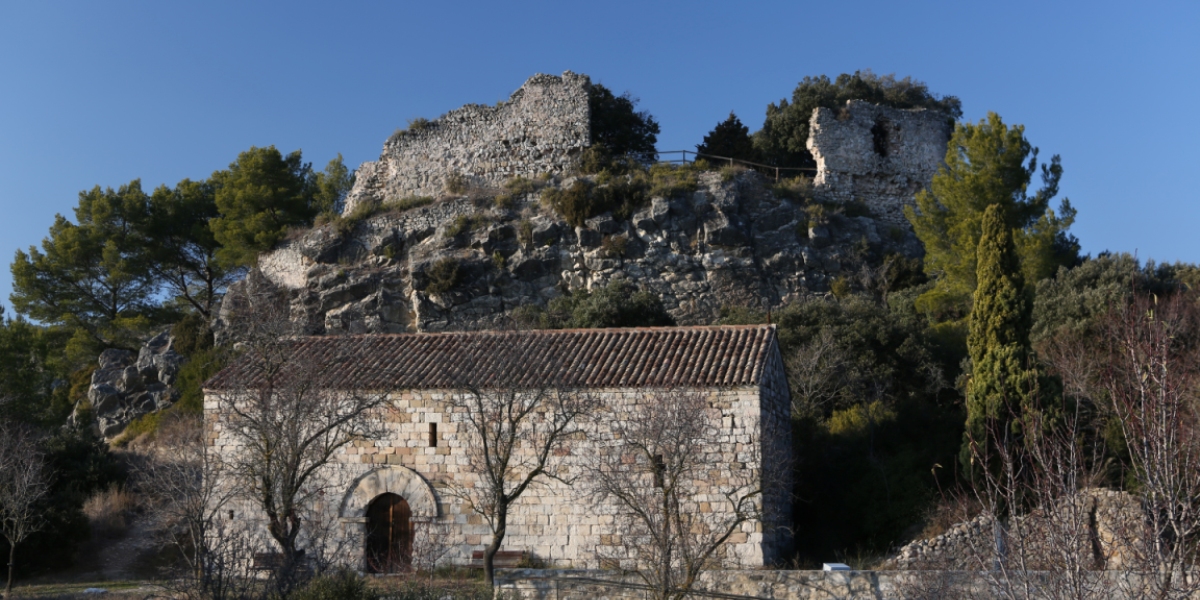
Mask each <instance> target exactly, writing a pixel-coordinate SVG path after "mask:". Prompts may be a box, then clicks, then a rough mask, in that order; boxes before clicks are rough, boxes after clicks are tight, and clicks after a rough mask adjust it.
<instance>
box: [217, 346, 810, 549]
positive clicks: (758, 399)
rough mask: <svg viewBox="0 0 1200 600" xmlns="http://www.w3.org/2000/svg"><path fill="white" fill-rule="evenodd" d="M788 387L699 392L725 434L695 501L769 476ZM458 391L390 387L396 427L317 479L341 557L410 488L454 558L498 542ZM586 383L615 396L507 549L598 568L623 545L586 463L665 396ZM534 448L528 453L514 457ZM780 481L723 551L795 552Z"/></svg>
mask: <svg viewBox="0 0 1200 600" xmlns="http://www.w3.org/2000/svg"><path fill="white" fill-rule="evenodd" d="M775 354H776V356H775V357H774V358H773V359H772V360H771V365H770V366H769V368H768V370H767V372H765V373H764V375H763V376H764V378H768V377H769V378H772V379H779V378H781V377H782V361H781V360H780V359H779V356H778V351H777V350H776V351H775ZM786 389H787V388H786V381H784V380H782V379H779V380H777V381H770V380H768V381H766V382H765V383H764V385H762V386H738V387H732V388H709V389H705V390H701V391H699V392H697V393H703V394H705V396H706V400H707V402H708V404H709V406H710V409H709V411H708V412H709V413H710V414H709V415H708V416H709V417H710V418H712V419H714V420H715V421H714V423H720V424H721V431H722V433H721V437H720V438H719V439H717V440H715V442H716V444H714V446H713V447H714V448H716V449H715V450H714V451H713V454H712V455H711V456H706V464H710V465H711V468H710V469H708V470H706V471H705V473H706V474H708V475H710V476H711V484H712V486H713V487H712V490H711V492H710V494H711V495H712V496H713V499H714V501H712V502H711V503H710V502H704V503H703V505H699V504H697V505H696V506H694V507H692V510H694V511H696V512H697V513H700V514H704V513H706V512H714V511H720V510H722V506H723V505H722V503H721V502H720V501H717V499H718V498H720V497H721V496H720V491H721V489H722V487H721V483H720V482H724V481H730V480H733V481H739V480H750V481H753V480H754V479H755V478H759V477H762V476H763V470H764V465H763V464H760V461H763V459H762V458H761V457H762V456H764V454H756V453H753V452H749V451H747V449H746V446H748V445H749V444H752V443H755V442H757V443H762V444H766V445H768V446H770V445H778V446H780V447H783V448H790V441H789V440H790V438H788V437H787V436H788V435H789V433H788V432H789V431H790V430H789V429H788V427H787V421H786V419H782V423H781V425H783V426H782V427H780V428H779V430H778V431H776V432H774V433H773V435H781V436H784V437H781V438H780V439H778V440H775V441H773V442H772V441H771V435H768V434H765V433H764V430H763V425H762V424H763V423H764V422H767V423H777V422H778V421H780V420H781V416H785V415H786V411H787V406H788V404H787V402H788V399H787V398H788V397H787V395H786ZM456 393H460V392H455V391H450V390H405V391H396V392H393V393H390V394H389V398H388V399H389V401H388V403H387V404H388V407H387V408H386V409H383V410H382V411H381V414H380V417H379V418H380V419H381V421H382V422H383V424H384V427H385V428H386V430H387V434H386V435H384V436H383V437H381V438H380V439H378V440H370V441H368V440H363V441H358V442H355V443H354V444H353V445H351V446H348V447H345V448H342V449H341V450H340V451H339V452H338V454H337V455H336V458H335V462H334V464H332V465H330V466H328V467H327V468H325V469H324V470H323V471H322V472H321V474H320V477H319V481H318V482H317V483H316V484H314V489H321V490H323V493H322V494H320V495H319V496H320V506H319V508H318V512H320V513H322V514H323V515H324V518H317V519H310V520H311V521H312V522H313V523H318V524H320V523H329V524H332V526H328V525H327V526H326V527H325V529H326V530H327V531H335V532H336V535H335V536H333V537H331V538H329V539H326V540H324V541H323V542H322V543H323V544H325V545H327V546H333V547H338V548H341V549H342V550H340V551H341V552H343V554H342V555H341V556H340V559H339V562H342V563H344V564H346V565H347V566H349V567H351V568H362V567H363V566H364V564H363V555H362V551H361V549H362V548H363V547H364V544H363V540H364V539H365V535H366V527H367V525H366V518H365V517H366V512H365V511H366V508H367V505H368V504H369V503H370V502H371V501H372V500H373V499H375V498H376V497H377V496H378V495H379V494H381V493H384V492H391V493H395V494H399V495H400V496H402V497H403V498H404V499H405V500H406V501H407V502H408V503H409V506H410V507H411V509H412V513H413V519H414V521H415V522H419V521H430V520H432V521H436V522H441V523H447V524H449V528H450V532H449V535H448V543H449V544H450V545H451V550H450V552H449V554H448V555H447V557H446V558H447V560H448V561H449V562H451V563H459V564H463V563H466V562H467V561H468V559H469V558H470V556H471V552H472V551H475V550H482V549H483V547H484V546H485V545H486V544H487V543H488V542H489V541H490V539H491V531H490V529H489V528H488V525H487V524H486V523H485V522H484V521H483V519H482V518H481V517H480V516H479V515H477V514H476V513H474V512H473V511H472V510H471V509H470V508H469V507H468V506H467V505H466V504H465V501H464V499H463V498H461V497H460V496H458V495H456V490H461V489H463V488H469V487H474V486H476V485H478V481H479V478H478V476H477V474H476V473H474V472H472V471H471V469H470V468H469V460H468V455H467V451H468V450H467V445H468V444H469V443H470V440H471V439H472V437H471V434H470V433H469V430H468V429H467V427H469V424H468V423H466V422H465V420H464V417H465V415H464V413H463V412H461V408H459V409H456V408H455V407H454V406H453V404H457V403H452V402H449V401H448V400H449V399H450V395H451V394H456ZM586 393H591V394H595V395H597V396H598V400H599V401H600V402H601V404H602V406H603V408H602V410H601V412H600V413H599V414H598V415H596V416H595V418H592V419H588V420H586V421H585V422H582V423H581V425H582V428H583V430H584V432H585V435H584V436H582V437H579V438H576V439H574V440H573V441H572V442H570V445H569V446H567V447H566V448H564V449H561V450H560V451H559V452H556V458H555V462H554V464H553V468H554V471H555V473H556V474H557V475H558V476H560V477H561V478H562V480H561V481H560V480H555V479H549V478H546V479H543V480H541V483H540V484H539V485H536V486H532V487H530V488H529V489H528V490H527V491H526V492H525V493H524V494H523V495H522V497H521V498H520V499H519V500H518V501H517V502H516V503H515V504H514V505H513V506H512V507H510V512H509V517H508V534H507V535H506V537H505V539H504V545H503V548H502V549H503V550H518V551H528V552H530V553H531V554H533V555H534V556H535V557H536V558H538V559H541V560H544V561H547V562H548V563H550V564H552V565H555V566H563V567H576V568H598V567H599V566H600V564H599V563H600V560H601V558H602V557H612V556H614V555H617V554H619V553H620V552H621V551H622V550H623V546H622V545H621V537H620V536H621V531H620V530H619V528H618V526H617V521H618V518H617V516H616V507H615V505H610V504H604V503H598V502H596V501H595V500H594V499H593V498H591V497H590V494H589V490H588V488H587V484H586V477H584V474H585V470H584V467H583V465H584V463H585V461H586V460H588V457H590V456H591V455H592V454H593V453H594V452H596V449H595V445H596V444H598V443H605V442H604V440H611V439H612V434H611V430H610V429H609V428H608V426H607V423H610V422H613V420H614V419H621V418H629V416H630V415H637V414H638V413H639V406H640V405H642V404H643V403H645V402H650V401H653V400H654V393H653V392H652V391H646V390H638V389H630V388H613V389H595V390H588V391H587V392H586ZM217 394H218V392H212V391H210V392H207V393H206V397H205V422H206V426H207V427H208V429H209V431H208V444H209V452H213V453H216V454H218V455H219V456H226V457H228V456H231V455H233V454H235V453H237V452H239V451H240V450H241V448H240V446H239V441H238V439H237V438H236V437H233V436H231V435H230V432H229V430H228V429H227V427H228V423H229V420H228V418H227V415H224V414H222V413H221V412H220V410H219V408H220V401H219V397H218V396H217ZM431 424H436V445H434V444H431V443H430V434H431V431H432V428H431ZM526 451H528V449H526ZM529 458H531V457H530V456H518V457H516V458H515V459H514V461H521V460H526V459H529ZM768 468H769V467H768ZM564 481H569V482H572V483H571V484H567V483H564ZM771 481H772V482H773V484H772V487H771V488H770V489H768V490H766V491H765V493H764V494H762V495H761V496H758V497H756V498H755V499H754V500H753V502H754V503H755V504H756V506H757V507H758V508H759V509H760V510H761V511H762V512H763V514H764V515H766V518H764V519H763V520H759V521H749V522H746V523H743V524H742V525H741V528H740V530H739V531H737V532H736V533H735V534H734V535H733V536H732V537H731V538H730V540H729V541H728V542H727V544H726V545H725V546H724V547H723V548H724V550H725V552H724V554H723V555H722V556H719V557H717V558H718V560H721V561H722V562H723V563H724V564H728V565H741V566H762V565H764V564H770V563H772V562H776V561H780V560H783V559H785V558H786V552H787V551H788V550H789V549H790V548H789V545H788V541H790V535H789V533H788V531H787V530H786V529H785V528H786V519H787V518H788V517H789V515H790V510H789V504H788V502H789V498H788V489H790V484H789V483H788V482H787V481H784V480H775V479H772V480H771ZM776 488H778V489H776ZM229 509H230V510H232V511H233V515H234V518H235V522H234V523H231V524H230V525H231V526H232V527H235V528H248V529H250V530H252V531H256V532H257V533H256V534H254V536H253V537H254V539H256V540H257V542H258V543H259V544H260V546H261V548H262V549H263V550H264V551H269V550H270V549H271V547H270V544H271V541H270V537H269V536H268V535H267V533H266V530H265V525H264V523H263V522H262V520H261V518H259V517H256V515H258V514H260V513H261V509H258V508H256V507H255V506H254V505H253V504H252V503H251V502H250V501H248V500H245V499H243V500H239V501H238V502H235V503H234V504H231V505H230V506H229ZM307 543H308V542H302V545H305V544H307ZM316 551H320V549H316Z"/></svg>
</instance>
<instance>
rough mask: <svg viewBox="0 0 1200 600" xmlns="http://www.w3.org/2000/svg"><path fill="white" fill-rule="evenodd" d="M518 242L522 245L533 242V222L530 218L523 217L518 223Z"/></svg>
mask: <svg viewBox="0 0 1200 600" xmlns="http://www.w3.org/2000/svg"><path fill="white" fill-rule="evenodd" d="M517 242H519V243H520V244H521V245H522V246H528V245H530V244H532V243H533V223H531V222H530V221H529V219H521V221H520V222H519V223H517Z"/></svg>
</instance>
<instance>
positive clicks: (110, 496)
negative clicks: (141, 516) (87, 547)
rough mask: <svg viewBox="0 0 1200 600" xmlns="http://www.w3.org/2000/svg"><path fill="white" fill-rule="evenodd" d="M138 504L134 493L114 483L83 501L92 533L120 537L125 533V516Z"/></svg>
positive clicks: (98, 535)
mask: <svg viewBox="0 0 1200 600" xmlns="http://www.w3.org/2000/svg"><path fill="white" fill-rule="evenodd" d="M136 506H137V501H136V499H135V498H134V496H133V494H132V493H130V492H129V491H127V490H126V489H125V488H124V487H121V486H119V485H116V484H113V485H110V486H109V487H108V489H105V490H103V491H101V492H98V493H96V494H95V495H93V496H92V497H90V498H88V499H87V500H86V501H85V502H84V503H83V514H85V515H87V518H88V523H89V524H91V527H92V534H93V535H95V536H97V537H101V538H111V537H119V536H120V535H122V534H124V533H125V527H126V521H125V517H126V516H127V515H128V514H129V513H130V512H131V511H132V510H133V509H134V507H136Z"/></svg>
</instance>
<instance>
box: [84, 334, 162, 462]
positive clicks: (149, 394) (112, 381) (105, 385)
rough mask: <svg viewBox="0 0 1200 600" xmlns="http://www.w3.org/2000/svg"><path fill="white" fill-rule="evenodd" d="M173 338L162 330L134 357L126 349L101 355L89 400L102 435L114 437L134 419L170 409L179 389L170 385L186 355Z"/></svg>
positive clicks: (93, 374) (114, 350)
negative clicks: (180, 350)
mask: <svg viewBox="0 0 1200 600" xmlns="http://www.w3.org/2000/svg"><path fill="white" fill-rule="evenodd" d="M173 343H174V338H172V337H171V335H170V333H168V332H165V331H164V332H163V333H160V334H158V335H156V336H154V337H153V338H151V339H150V341H148V342H146V343H145V344H143V345H142V347H141V349H140V350H139V352H138V355H137V357H136V358H135V357H134V355H133V353H132V352H129V351H127V350H117V349H109V350H105V351H104V352H103V353H101V354H100V358H99V363H100V366H99V368H98V369H96V371H95V372H94V373H92V384H91V386H90V387H89V388H88V393H87V396H88V401H89V402H91V404H92V412H93V414H94V415H95V419H96V421H95V423H94V425H95V427H96V428H97V429H98V430H99V432H100V435H101V436H103V437H104V438H105V439H108V440H111V439H113V438H115V437H116V436H118V435H120V433H121V432H122V431H124V430H125V427H126V426H128V425H129V423H130V422H131V421H133V420H134V419H136V418H138V417H140V416H142V415H144V414H146V413H150V412H154V411H158V410H162V409H164V408H167V407H168V406H170V405H171V404H173V403H174V402H175V399H176V398H177V397H178V395H179V394H178V392H177V391H176V390H175V389H174V388H172V387H171V384H173V383H174V382H175V378H176V376H177V375H178V374H179V368H180V366H182V365H183V362H184V358H183V356H181V355H180V354H179V353H177V352H175V350H174V349H173V347H172V345H173Z"/></svg>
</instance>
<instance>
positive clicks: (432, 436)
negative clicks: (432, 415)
mask: <svg viewBox="0 0 1200 600" xmlns="http://www.w3.org/2000/svg"><path fill="white" fill-rule="evenodd" d="M429 447H430V448H436V447H437V423H430V424H429Z"/></svg>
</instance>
